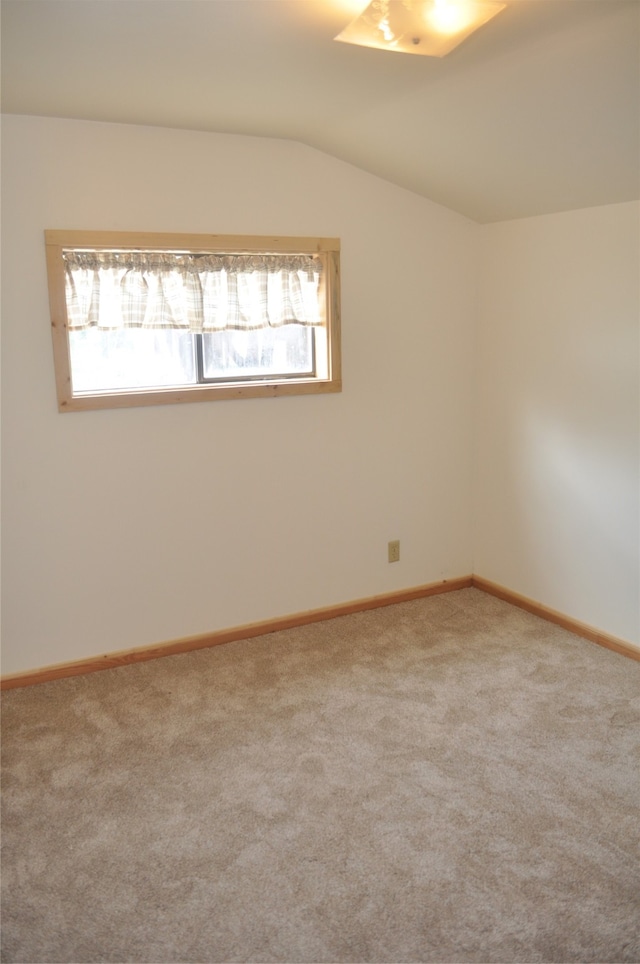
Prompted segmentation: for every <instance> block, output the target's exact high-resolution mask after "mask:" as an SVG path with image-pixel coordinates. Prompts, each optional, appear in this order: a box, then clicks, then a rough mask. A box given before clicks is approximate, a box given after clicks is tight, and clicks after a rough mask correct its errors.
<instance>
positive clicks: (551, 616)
mask: <svg viewBox="0 0 640 964" xmlns="http://www.w3.org/2000/svg"><path fill="white" fill-rule="evenodd" d="M471 584H472V586H473V587H474V588H475V589H481V590H482V591H483V592H486V593H490V595H492V596H497V597H498V599H503V600H504V601H505V602H508V603H511V605H512V606H517V607H518V608H519V609H525V610H526V611H527V612H528V613H533V615H534V616H540V617H541V618H542V619H546V620H547V622H550V623H555V624H556V625H557V626H562V628H563V629H568V630H569V632H571V633H575V635H576V636H582V637H583V639H589V640H591V642H592V643H597V644H598V645H599V646H604V647H606V649H612V650H613V651H614V652H615V653H621V654H622V655H623V656H629V657H630V658H631V659H636V660H640V649H638V648H637V647H636V646H634V645H633V643H628V642H626V640H624V639H617V638H616V637H615V636H609V635H608V634H607V633H603V632H601V631H600V630H599V629H594V628H593V627H592V626H587V624H586V623H581V622H579V621H578V620H577V619H571V618H570V617H569V616H565V615H564V614H563V613H559V612H557V611H556V610H555V609H549V607H548V606H543V605H542V603H538V602H535V601H534V600H533V599H528V598H527V597H526V596H521V595H519V593H516V592H511V590H510V589H505V588H504V586H498V585H497V584H496V583H494V582H489V580H488V579H483V578H482V577H481V576H473V577H472V579H471Z"/></svg>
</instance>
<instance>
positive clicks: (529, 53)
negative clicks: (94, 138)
mask: <svg viewBox="0 0 640 964" xmlns="http://www.w3.org/2000/svg"><path fill="white" fill-rule="evenodd" d="M365 5H366V3H365V0H3V2H2V87H3V100H2V106H3V111H5V112H8V113H20V114H35V115H45V116H56V117H68V118H81V119H88V120H98V121H113V122H123V123H130V124H148V125H159V126H164V127H174V128H188V129H192V130H199V131H216V132H226V133H237V134H250V135H259V136H266V137H277V138H287V139H292V140H296V141H300V142H302V143H304V144H307V145H310V146H312V147H315V148H318V149H319V150H321V151H324V152H326V153H328V154H332V155H334V156H335V157H338V158H341V159H343V160H345V161H348V162H350V163H352V164H355V165H357V166H358V167H360V168H362V169H364V170H366V171H369V172H371V173H373V174H376V175H378V176H380V177H383V178H386V179H387V180H389V181H392V182H394V183H396V184H398V185H400V186H402V187H405V188H408V189H409V190H411V191H414V192H416V193H417V194H420V195H423V196H424V197H427V198H430V199H431V200H433V201H436V202H438V203H441V204H443V205H446V206H447V207H449V208H452V209H453V210H455V211H459V212H460V213H462V214H464V215H466V216H468V217H470V218H473V219H475V220H477V221H480V222H490V221H498V220H504V219H509V218H517V217H526V216H530V215H536V214H546V213H551V212H555V211H563V210H569V209H573V208H580V207H590V206H594V205H600V204H609V203H615V202H618V201H626V200H631V199H635V198H638V196H639V186H640V146H639V143H640V142H639V127H640V55H639V51H640V0H511V2H510V3H509V4H508V7H507V9H506V10H505V11H504V12H502V13H501V14H500V15H499V16H498V17H496V18H495V19H494V20H492V21H491V22H490V23H488V24H486V25H485V26H484V27H483V28H481V30H480V31H479V32H478V33H476V34H474V35H473V36H472V37H470V38H469V39H468V40H466V41H465V42H464V43H463V44H462V45H461V46H460V47H458V48H457V49H456V50H454V51H453V52H452V53H451V54H449V55H448V56H447V57H445V58H443V59H436V58H427V57H418V56H415V57H413V56H407V55H402V54H396V53H390V52H386V51H379V50H372V49H365V48H359V47H354V46H351V45H347V44H342V43H335V42H334V40H333V37H334V36H335V35H336V34H337V33H338V32H339V31H340V30H341V29H342V28H343V27H344V26H345V24H346V23H347V22H348V21H349V20H350V19H351V18H352V17H353V16H354V15H355V14H356V13H358V12H359V11H360V10H361V9H362V8H363V7H364V6H365Z"/></svg>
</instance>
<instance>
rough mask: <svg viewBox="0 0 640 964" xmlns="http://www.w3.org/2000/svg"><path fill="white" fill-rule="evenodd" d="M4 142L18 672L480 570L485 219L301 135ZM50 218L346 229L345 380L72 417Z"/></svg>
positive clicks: (6, 667)
mask: <svg viewBox="0 0 640 964" xmlns="http://www.w3.org/2000/svg"><path fill="white" fill-rule="evenodd" d="M2 149H3V269H4V283H3V351H2V362H3V400H4V404H3V449H4V460H3V468H4V478H3V510H4V513H3V514H4V519H3V579H4V587H3V588H4V591H3V602H4V620H3V662H2V671H3V673H5V674H8V673H13V672H20V671H22V670H28V669H32V668H37V667H41V666H47V665H51V664H55V663H59V662H66V661H69V660H75V659H83V658H85V657H89V656H92V655H96V654H100V653H106V652H110V651H114V650H120V649H127V648H131V647H137V646H147V645H152V644H154V643H157V642H162V641H165V640H171V639H175V638H179V637H182V636H188V635H192V634H197V633H206V632H209V631H213V630H217V629H222V628H225V627H231V626H237V625H243V624H245V623H250V622H255V621H260V620H263V619H268V618H272V617H277V616H281V615H285V614H289V613H296V612H300V611H303V610H307V609H313V608H317V607H322V606H329V605H333V604H336V603H339V602H344V601H348V600H352V599H358V598H362V597H366V596H371V595H375V594H378V593H384V592H390V591H393V590H396V589H402V588H406V587H410V586H415V585H420V584H423V583H429V582H434V581H437V580H441V579H444V578H447V577H454V576H460V575H465V574H468V573H469V572H470V571H471V463H472V449H471V438H472V434H471V406H472V366H473V345H472V337H471V335H472V331H473V317H474V306H475V299H476V277H475V274H474V272H475V257H474V255H475V250H476V249H475V243H476V239H477V232H478V230H479V229H478V226H477V225H474V224H473V223H472V222H470V221H468V220H466V219H464V218H462V217H460V216H458V215H455V214H452V213H451V212H449V211H447V210H445V209H444V208H441V207H438V206H437V205H434V204H431V203H430V202H428V201H425V200H424V199H421V198H419V197H417V196H415V195H413V194H411V193H409V192H407V191H403V190H401V189H398V188H396V187H394V186H392V185H390V184H388V183H387V182H385V181H382V180H379V179H377V178H375V177H372V176H371V175H368V174H364V173H363V172H361V171H358V170H357V169H355V168H353V167H351V166H349V165H347V164H344V163H342V162H340V161H336V160H335V159H332V158H329V157H326V156H325V155H323V154H320V153H318V152H316V151H314V150H311V149H309V148H306V147H303V146H301V145H298V144H294V143H291V142H286V141H278V140H270V139H262V138H248V137H238V136H230V135H212V134H202V133H194V132H187V131H173V130H163V129H158V128H143V127H134V126H120V125H110V124H95V123H86V122H82V121H66V120H58V119H52V118H34V117H20V116H7V117H6V118H4V120H3V137H2ZM45 228H53V229H62V228H66V229H87V230H99V229H105V230H132V231H184V232H206V233H223V234H235V233H237V234H280V235H324V236H331V237H339V238H340V239H341V242H342V330H343V339H342V360H343V381H344V390H343V392H342V393H341V394H336V395H320V396H317V397H316V396H300V397H291V398H279V399H250V400H249V399H246V400H239V401H216V402H208V403H206V402H203V403H197V404H187V405H169V406H159V407H150V408H138V409H135V408H134V409H123V410H118V411H115V410H114V411H101V412H78V413H68V414H59V413H58V411H57V406H56V396H55V387H54V372H53V359H52V349H51V337H50V324H49V307H48V296H47V279H46V270H45V257H44V238H43V232H44V230H45ZM391 539H400V541H401V560H400V562H399V563H395V564H392V565H389V563H388V562H387V542H388V541H389V540H391Z"/></svg>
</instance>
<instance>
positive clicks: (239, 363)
mask: <svg viewBox="0 0 640 964" xmlns="http://www.w3.org/2000/svg"><path fill="white" fill-rule="evenodd" d="M313 337H314V336H313V328H309V327H306V326H304V325H283V326H282V327H281V328H260V329H258V330H256V331H236V330H232V331H216V332H206V333H205V334H204V335H203V356H204V377H205V378H251V377H253V378H255V377H263V378H269V377H271V376H277V375H309V374H314V372H315V365H314V352H313Z"/></svg>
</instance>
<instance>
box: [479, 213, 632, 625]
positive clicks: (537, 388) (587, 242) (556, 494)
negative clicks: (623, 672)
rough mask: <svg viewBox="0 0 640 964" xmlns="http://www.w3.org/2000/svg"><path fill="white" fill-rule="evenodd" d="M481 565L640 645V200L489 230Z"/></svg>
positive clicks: (485, 246)
mask: <svg viewBox="0 0 640 964" xmlns="http://www.w3.org/2000/svg"><path fill="white" fill-rule="evenodd" d="M481 252H482V257H481V262H480V267H481V278H482V281H481V286H480V299H479V344H478V369H477V371H478V403H477V409H476V417H477V423H476V432H477V434H476V455H477V474H476V501H475V513H474V514H475V558H474V572H475V573H476V574H477V575H479V576H483V577H485V578H486V579H490V580H492V581H494V582H497V583H499V584H501V585H503V586H507V587H508V588H509V589H511V590H512V591H515V592H518V593H521V594H522V595H525V596H528V597H529V598H532V599H535V600H538V601H541V602H543V603H544V605H545V606H548V607H550V608H553V609H556V610H559V611H560V612H562V613H564V614H565V615H568V616H571V617H573V618H574V619H578V620H580V621H582V622H585V623H587V624H589V625H591V626H593V627H595V628H598V629H602V630H604V631H605V632H608V633H609V634H611V635H614V636H618V637H621V638H622V639H625V640H628V641H630V642H632V643H636V644H638V643H640V626H639V623H640V598H639V588H640V571H639V557H640V552H639V534H640V529H639V504H640V477H639V467H640V452H639V442H640V430H639V414H640V404H639V401H640V399H639V395H638V385H639V378H638V376H639V372H638V364H639V357H640V356H639V348H640V344H639V332H640V304H639V298H640V277H639V272H640V217H639V207H638V205H637V204H635V203H633V204H620V205H614V206H610V207H602V208H594V209H590V210H582V211H575V212H571V213H567V214H559V215H553V216H548V217H540V218H531V219H527V220H522V221H513V222H507V223H502V224H496V225H487V226H484V227H483V228H482V230H481Z"/></svg>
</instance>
